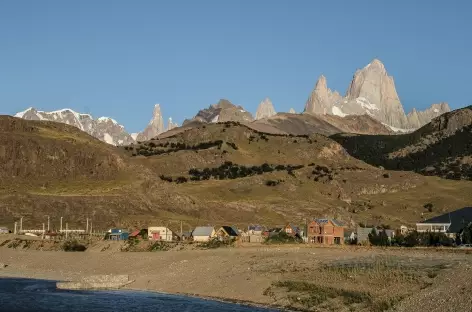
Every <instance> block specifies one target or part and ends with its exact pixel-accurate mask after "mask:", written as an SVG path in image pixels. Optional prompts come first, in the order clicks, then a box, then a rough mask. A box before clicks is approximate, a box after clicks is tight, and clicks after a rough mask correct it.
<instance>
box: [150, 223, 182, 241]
mask: <svg viewBox="0 0 472 312" xmlns="http://www.w3.org/2000/svg"><path fill="white" fill-rule="evenodd" d="M147 231H148V239H149V240H153V241H166V242H171V241H176V240H179V235H177V234H176V233H175V232H173V231H172V230H171V229H169V228H168V227H166V226H149V227H148V230H147Z"/></svg>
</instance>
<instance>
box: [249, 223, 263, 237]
mask: <svg viewBox="0 0 472 312" xmlns="http://www.w3.org/2000/svg"><path fill="white" fill-rule="evenodd" d="M262 232H264V227H263V226H261V225H258V224H256V225H250V226H248V227H247V233H248V235H262Z"/></svg>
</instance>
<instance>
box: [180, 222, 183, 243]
mask: <svg viewBox="0 0 472 312" xmlns="http://www.w3.org/2000/svg"><path fill="white" fill-rule="evenodd" d="M182 234H183V232H182V220H180V239H182Z"/></svg>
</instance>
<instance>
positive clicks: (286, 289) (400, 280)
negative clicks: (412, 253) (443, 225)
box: [265, 257, 446, 311]
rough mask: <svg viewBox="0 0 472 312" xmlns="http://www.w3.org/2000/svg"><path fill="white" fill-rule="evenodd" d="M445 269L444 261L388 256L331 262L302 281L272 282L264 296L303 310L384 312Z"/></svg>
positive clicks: (309, 273)
mask: <svg viewBox="0 0 472 312" xmlns="http://www.w3.org/2000/svg"><path fill="white" fill-rule="evenodd" d="M444 268H446V266H445V263H444V262H443V261H435V262H428V261H424V260H423V261H421V262H417V263H414V264H411V263H410V264H408V263H405V262H404V261H402V260H399V259H397V258H388V257H384V258H375V259H372V260H348V261H343V262H330V263H329V264H320V265H318V266H315V267H314V268H313V270H312V271H309V272H306V273H305V274H306V276H305V277H303V278H302V279H298V280H293V279H286V280H281V281H278V282H275V283H273V284H272V286H271V287H269V288H268V289H266V291H265V295H267V296H270V297H271V298H273V299H274V301H275V302H276V303H277V304H281V305H283V306H285V307H290V308H294V309H300V310H303V311H319V310H321V311H330V310H331V309H334V308H336V309H337V310H340V311H385V310H388V309H390V308H391V307H393V306H394V305H395V304H396V303H397V302H399V301H400V300H401V299H403V298H405V297H407V296H410V295H411V294H413V293H415V292H417V291H419V290H421V289H424V288H427V287H428V286H430V285H431V284H432V280H433V279H434V278H435V277H436V276H437V275H438V274H439V272H440V271H441V270H442V269H444ZM294 276H295V275H294ZM297 276H298V277H300V275H299V274H297Z"/></svg>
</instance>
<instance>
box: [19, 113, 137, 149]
mask: <svg viewBox="0 0 472 312" xmlns="http://www.w3.org/2000/svg"><path fill="white" fill-rule="evenodd" d="M15 117H18V118H22V119H26V120H47V121H55V122H60V123H65V124H68V125H71V126H74V127H76V128H79V129H80V130H82V131H85V132H87V133H88V134H90V135H91V136H94V137H96V138H97V139H99V140H101V141H103V142H106V143H108V144H112V145H128V144H131V143H133V142H134V139H133V138H132V137H131V135H129V134H128V133H127V132H126V131H125V128H124V127H123V126H122V125H120V124H118V122H117V121H116V120H114V119H112V118H109V117H100V118H97V119H94V118H93V117H92V116H91V115H89V114H81V113H77V112H75V111H74V110H72V109H70V108H65V109H61V110H57V111H52V112H44V111H40V110H37V109H35V108H33V107H30V108H28V109H27V110H25V111H23V112H20V113H17V114H16V115H15Z"/></svg>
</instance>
